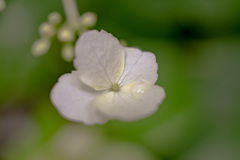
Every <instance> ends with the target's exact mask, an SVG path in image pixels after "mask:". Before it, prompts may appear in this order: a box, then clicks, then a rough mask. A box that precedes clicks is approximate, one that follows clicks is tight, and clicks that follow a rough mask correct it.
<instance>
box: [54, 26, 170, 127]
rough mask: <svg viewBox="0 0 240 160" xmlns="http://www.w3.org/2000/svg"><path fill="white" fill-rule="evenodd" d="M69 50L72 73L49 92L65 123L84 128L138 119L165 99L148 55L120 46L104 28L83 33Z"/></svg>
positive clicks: (152, 56) (147, 53)
mask: <svg viewBox="0 0 240 160" xmlns="http://www.w3.org/2000/svg"><path fill="white" fill-rule="evenodd" d="M75 52H76V53H75V54H76V55H75V56H76V58H75V59H74V66H75V68H76V71H73V72H72V73H69V74H64V75H62V76H61V77H60V78H59V79H58V82H57V83H56V84H55V86H54V87H53V89H52V91H51V100H52V102H53V104H54V105H55V107H56V108H57V110H58V111H59V112H60V114H61V115H62V116H63V117H65V118H66V119H69V120H72V121H77V122H83V123H84V124H87V125H93V124H103V123H105V122H107V121H108V120H109V119H118V120H122V121H133V120H138V119H141V118H144V117H147V116H149V115H151V114H152V113H154V112H155V111H156V110H157V109H158V106H159V104H160V103H161V102H162V101H163V99H164V98H165V92H164V89H163V88H162V87H160V86H157V85H154V84H155V82H156V81H157V78H158V75H157V68H158V66H157V63H156V58H155V56H154V54H152V53H150V52H142V51H140V50H139V49H137V48H128V47H126V48H124V47H123V46H121V45H120V43H119V41H118V40H117V39H116V38H115V37H113V36H112V34H110V33H107V32H106V31H104V30H102V31H101V32H98V31H96V30H92V31H88V32H85V33H84V34H83V35H82V36H81V37H80V38H79V39H78V41H77V42H76V48H75Z"/></svg>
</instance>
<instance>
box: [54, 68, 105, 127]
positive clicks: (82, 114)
mask: <svg viewBox="0 0 240 160" xmlns="http://www.w3.org/2000/svg"><path fill="white" fill-rule="evenodd" d="M76 75H77V74H76V72H73V73H71V74H64V75H62V76H61V77H60V78H59V79H58V82H57V83H56V84H55V86H54V87H53V89H52V91H51V95H50V97H51V100H52V103H53V104H54V106H55V107H56V108H57V110H58V111H59V112H60V114H61V115H62V116H63V117H65V118H66V119H68V120H71V121H76V122H83V123H85V124H87V125H93V124H103V123H105V122H106V121H107V119H106V118H105V117H104V116H102V115H100V114H98V112H97V110H96V109H95V108H94V106H93V105H92V101H93V99H94V98H95V97H96V95H97V94H98V93H96V91H95V90H94V89H92V88H90V87H88V86H86V85H85V84H83V83H82V82H81V81H80V80H79V79H78V78H77V76H76Z"/></svg>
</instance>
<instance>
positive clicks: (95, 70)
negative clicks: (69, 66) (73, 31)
mask: <svg viewBox="0 0 240 160" xmlns="http://www.w3.org/2000/svg"><path fill="white" fill-rule="evenodd" d="M75 54H76V58H75V60H74V66H75V68H76V69H77V70H78V71H80V72H79V73H81V74H80V75H79V77H80V78H81V80H82V81H83V82H84V83H85V84H87V85H88V86H90V87H92V88H94V89H96V90H104V89H109V88H110V87H111V85H112V84H114V83H117V82H118V80H119V78H120V76H121V75H122V73H123V70H124V57H125V51H124V48H123V47H122V46H121V45H120V43H119V41H118V39H117V38H115V37H113V36H112V34H110V33H107V32H106V31H104V30H101V32H98V31H97V30H91V31H88V32H85V33H84V34H83V35H82V36H81V37H80V38H79V39H78V40H77V42H76V48H75Z"/></svg>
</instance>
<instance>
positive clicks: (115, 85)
mask: <svg viewBox="0 0 240 160" xmlns="http://www.w3.org/2000/svg"><path fill="white" fill-rule="evenodd" d="M111 89H112V91H114V92H117V91H119V85H118V84H117V83H114V84H113V85H112V88H111Z"/></svg>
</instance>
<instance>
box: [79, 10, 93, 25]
mask: <svg viewBox="0 0 240 160" xmlns="http://www.w3.org/2000/svg"><path fill="white" fill-rule="evenodd" d="M96 21H97V15H96V14H95V13H93V12H86V13H84V14H83V15H82V16H81V24H82V25H83V26H86V27H92V26H94V25H95V24H96Z"/></svg>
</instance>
